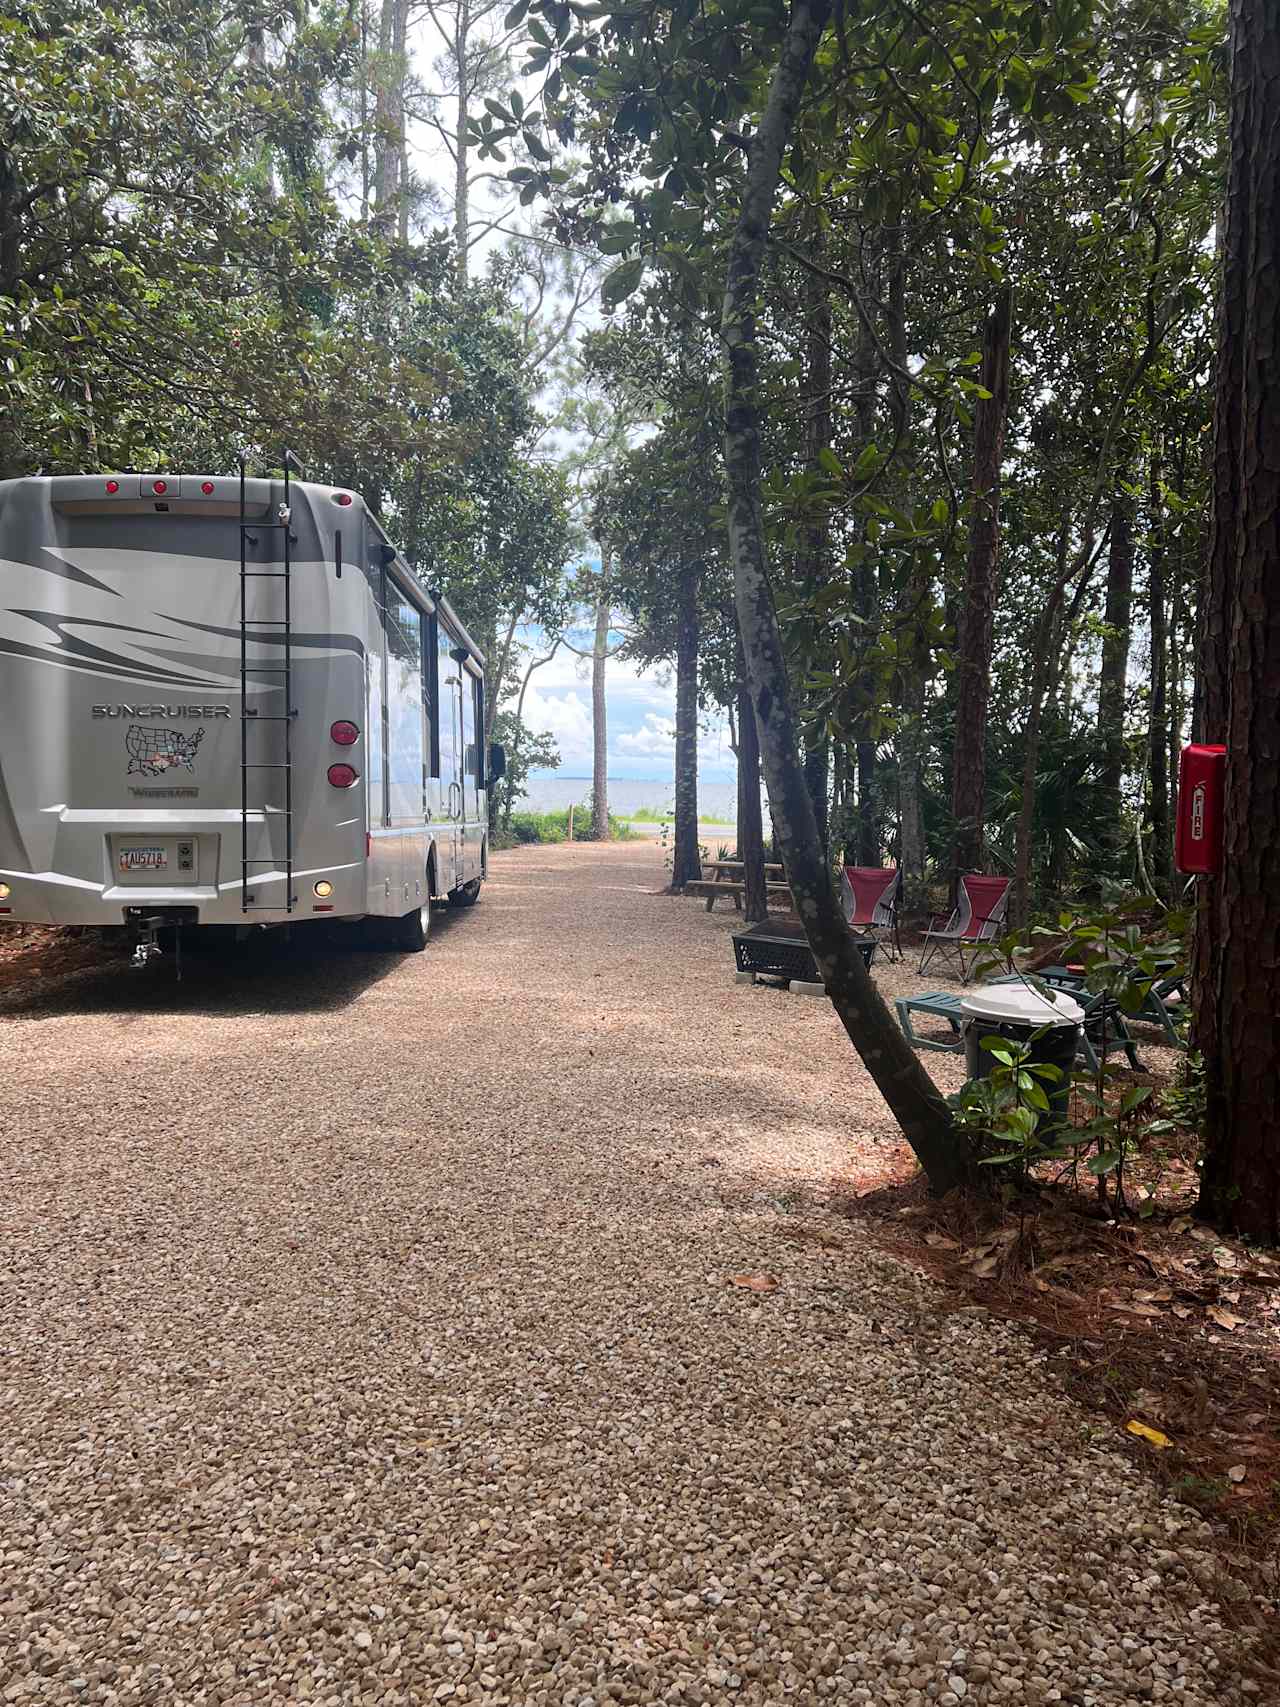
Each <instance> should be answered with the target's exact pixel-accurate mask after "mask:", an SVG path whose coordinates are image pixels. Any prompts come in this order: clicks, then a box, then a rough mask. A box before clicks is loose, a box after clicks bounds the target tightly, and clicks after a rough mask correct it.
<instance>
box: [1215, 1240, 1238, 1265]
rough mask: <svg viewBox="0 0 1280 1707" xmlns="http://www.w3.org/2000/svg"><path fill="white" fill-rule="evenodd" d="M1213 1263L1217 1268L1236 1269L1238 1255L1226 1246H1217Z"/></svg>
mask: <svg viewBox="0 0 1280 1707" xmlns="http://www.w3.org/2000/svg"><path fill="white" fill-rule="evenodd" d="M1213 1261H1214V1266H1215V1267H1217V1268H1234V1267H1235V1266H1236V1253H1235V1252H1234V1251H1229V1250H1228V1249H1227V1247H1226V1246H1225V1245H1215V1246H1214V1248H1213Z"/></svg>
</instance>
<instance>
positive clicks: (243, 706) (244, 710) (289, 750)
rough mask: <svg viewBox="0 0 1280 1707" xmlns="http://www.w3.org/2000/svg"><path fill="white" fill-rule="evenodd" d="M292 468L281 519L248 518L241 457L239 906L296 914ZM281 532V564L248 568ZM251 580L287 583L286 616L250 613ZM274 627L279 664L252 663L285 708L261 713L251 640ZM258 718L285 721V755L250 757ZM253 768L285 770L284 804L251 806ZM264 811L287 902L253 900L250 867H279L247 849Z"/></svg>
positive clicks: (287, 464) (289, 457) (291, 463)
mask: <svg viewBox="0 0 1280 1707" xmlns="http://www.w3.org/2000/svg"><path fill="white" fill-rule="evenodd" d="M291 468H293V469H296V470H297V471H298V473H301V472H302V470H301V468H299V465H298V462H297V459H296V458H295V457H294V455H293V453H292V452H291V451H286V452H285V453H284V503H283V504H282V505H281V507H280V510H279V512H278V514H279V517H280V519H279V520H278V521H274V522H259V521H250V519H249V517H248V515H247V513H246V501H245V464H244V458H243V457H242V458H241V459H240V910H241V912H243V913H279V912H285V913H292V911H293V909H294V906H295V904H296V902H297V899H298V898H297V896H296V895H295V894H294V892H293V721H294V719H295V718H296V717H297V715H298V711H297V707H296V706H295V705H294V704H293V645H292V641H293V629H292V622H293V611H292V605H291V595H292V570H293V557H292V552H291V548H292V546H293V544H294V538H295V536H294V535H293V533H292V531H291V530H292V527H293V520H292V509H291V505H290V502H289V470H290V469H291ZM266 533H279V534H280V535H281V536H282V545H283V551H282V554H281V557H280V559H279V561H280V564H281V567H280V568H279V569H251V568H250V567H249V555H248V553H249V547H250V546H251V545H252V546H255V547H256V546H257V544H258V539H257V535H259V534H266ZM250 581H283V582H284V588H283V592H284V615H283V616H280V617H250V615H249V583H250ZM262 628H274V629H277V630H278V631H279V635H278V638H279V641H280V645H281V647H282V648H283V651H282V659H283V661H282V662H281V663H279V664H258V663H255V664H254V665H253V676H254V679H255V681H256V680H258V679H259V678H261V677H262V676H279V677H280V678H281V681H280V683H279V685H278V687H277V689H275V690H273V691H276V692H278V693H280V695H281V696H282V698H283V703H284V710H283V712H280V713H272V714H268V715H265V716H263V715H260V714H259V713H258V711H257V710H256V709H251V708H250V706H249V674H250V666H249V642H250V640H254V641H258V640H260V639H261V636H260V635H258V634H257V633H256V632H254V631H256V630H258V629H262ZM254 723H281V724H283V725H284V729H283V735H284V741H283V747H284V756H283V758H281V759H269V760H268V759H251V758H250V757H249V728H250V725H251V724H254ZM251 771H283V772H284V805H283V806H276V805H272V804H271V803H269V802H263V803H262V805H260V806H251V805H250V801H249V775H250V772H251ZM251 811H252V812H254V813H255V817H256V815H257V814H258V813H260V814H261V821H262V826H263V829H264V830H265V832H266V835H267V838H268V845H270V838H271V821H272V819H279V820H280V821H281V827H282V830H283V834H284V885H285V887H284V904H283V906H281V905H280V903H278V902H276V903H274V904H273V903H270V902H260V901H257V900H255V898H254V895H253V893H252V891H251V890H250V887H249V883H250V872H251V870H252V868H253V867H255V866H266V867H269V868H273V869H274V868H275V867H276V866H277V864H278V860H277V856H276V855H275V854H274V853H270V854H265V855H263V854H250V852H249V814H250V812H251Z"/></svg>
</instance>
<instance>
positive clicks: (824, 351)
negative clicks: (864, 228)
mask: <svg viewBox="0 0 1280 1707" xmlns="http://www.w3.org/2000/svg"><path fill="white" fill-rule="evenodd" d="M809 248H810V251H811V253H812V256H813V259H814V261H815V262H816V263H818V264H819V265H821V263H822V262H823V260H824V259H825V245H824V242H823V238H822V232H821V228H820V227H819V228H818V230H817V231H815V233H814V235H813V237H812V238H811V239H810V243H809ZM830 289H831V287H830V285H829V284H828V283H827V281H826V279H824V278H822V277H821V276H820V275H819V274H818V273H816V272H814V273H808V274H806V276H805V295H804V304H805V394H806V395H805V465H806V467H807V469H808V472H809V474H810V476H811V477H812V478H813V480H814V481H815V482H816V483H817V484H818V485H821V484H822V482H823V480H824V477H825V473H826V471H825V470H824V468H823V466H822V457H823V455H824V453H829V451H830V448H831V337H832V324H831V295H830ZM829 532H830V530H829V528H828V525H827V515H826V507H825V504H819V505H818V507H817V509H816V511H815V513H814V514H813V515H812V516H810V518H809V520H808V521H807V522H806V524H805V528H804V534H803V540H802V549H801V557H800V566H799V567H800V578H801V580H802V582H803V584H804V587H805V590H806V592H807V593H808V595H809V597H810V598H811V599H812V598H816V596H817V595H818V593H819V591H820V590H821V588H822V587H824V586H825V585H826V582H827V580H828V578H829V576H830V574H831V553H830V541H829ZM804 774H805V781H806V782H807V784H808V788H809V795H810V798H811V799H812V801H813V812H814V816H815V818H816V819H817V820H818V834H819V835H820V836H821V838H822V844H823V846H824V847H826V846H827V844H828V841H829V836H830V830H829V823H828V814H827V787H828V783H829V781H830V775H831V743H830V741H829V740H828V739H827V734H826V730H825V728H822V727H816V726H815V725H814V724H812V723H810V724H809V725H808V727H807V728H806V732H805V755H804Z"/></svg>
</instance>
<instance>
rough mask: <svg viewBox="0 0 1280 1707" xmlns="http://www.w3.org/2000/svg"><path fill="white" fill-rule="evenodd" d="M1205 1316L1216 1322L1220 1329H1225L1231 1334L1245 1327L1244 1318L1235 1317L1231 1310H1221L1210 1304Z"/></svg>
mask: <svg viewBox="0 0 1280 1707" xmlns="http://www.w3.org/2000/svg"><path fill="white" fill-rule="evenodd" d="M1205 1315H1206V1316H1208V1318H1209V1320H1210V1321H1211V1322H1216V1323H1217V1324H1218V1326H1219V1327H1220V1328H1225V1329H1226V1330H1227V1332H1228V1333H1229V1334H1233V1333H1234V1332H1235V1331H1236V1329H1237V1328H1242V1327H1243V1326H1244V1321H1245V1319H1244V1317H1243V1316H1236V1315H1233V1314H1232V1312H1231V1311H1230V1310H1220V1309H1219V1308H1218V1307H1217V1305H1216V1304H1210V1306H1209V1308H1208V1309H1207V1310H1206V1311H1205Z"/></svg>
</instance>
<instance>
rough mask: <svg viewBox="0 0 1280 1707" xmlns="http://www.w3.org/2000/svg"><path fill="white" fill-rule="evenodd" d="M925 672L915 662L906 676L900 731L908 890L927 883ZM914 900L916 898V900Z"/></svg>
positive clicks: (902, 847) (901, 856)
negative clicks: (923, 795) (923, 774)
mask: <svg viewBox="0 0 1280 1707" xmlns="http://www.w3.org/2000/svg"><path fill="white" fill-rule="evenodd" d="M924 689H925V682H924V670H923V669H922V668H920V667H919V666H918V664H917V661H916V660H915V659H912V660H911V661H910V662H909V663H908V665H907V668H906V669H905V671H904V673H903V680H902V703H901V706H900V708H899V709H900V712H901V719H902V721H901V723H900V725H899V728H898V740H897V747H898V815H899V819H900V821H901V828H900V831H899V847H898V861H899V863H900V864H901V866H902V874H903V880H904V882H905V883H906V885H907V887H908V890H909V891H911V890H918V889H919V886H920V885H921V884H922V883H923V882H924V808H923V805H922V803H921V798H920V794H921V769H922V758H923V746H924ZM913 898H914V897H913Z"/></svg>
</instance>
